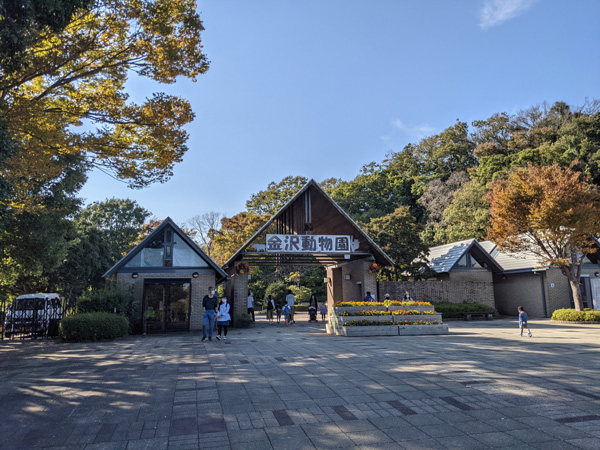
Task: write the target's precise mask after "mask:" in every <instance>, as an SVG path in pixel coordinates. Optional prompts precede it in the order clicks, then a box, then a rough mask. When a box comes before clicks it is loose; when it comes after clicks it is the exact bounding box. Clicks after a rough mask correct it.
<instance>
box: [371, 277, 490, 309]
mask: <svg viewBox="0 0 600 450" xmlns="http://www.w3.org/2000/svg"><path fill="white" fill-rule="evenodd" d="M407 291H408V293H409V294H410V296H411V297H412V298H413V299H414V300H418V301H432V302H451V303H462V302H464V301H466V302H474V303H483V304H484V305H488V306H491V307H492V308H494V307H495V302H494V287H493V282H492V273H491V272H488V271H473V272H470V271H469V272H451V273H450V276H449V277H448V279H447V280H441V281H438V280H427V281H381V282H379V298H380V299H381V298H383V297H384V295H385V294H386V293H388V294H390V296H391V298H392V299H394V300H398V299H401V298H402V297H404V294H405V292H407Z"/></svg>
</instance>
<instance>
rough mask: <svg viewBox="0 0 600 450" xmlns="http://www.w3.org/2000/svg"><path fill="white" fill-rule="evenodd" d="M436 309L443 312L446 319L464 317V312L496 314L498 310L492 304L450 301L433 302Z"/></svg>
mask: <svg viewBox="0 0 600 450" xmlns="http://www.w3.org/2000/svg"><path fill="white" fill-rule="evenodd" d="M431 304H432V305H433V306H434V307H435V311H436V312H438V313H442V317H443V318H444V319H462V318H463V313H469V312H482V313H492V314H495V313H496V310H495V309H494V308H492V307H490V306H487V305H483V304H481V303H467V302H463V303H450V302H437V303H435V302H431Z"/></svg>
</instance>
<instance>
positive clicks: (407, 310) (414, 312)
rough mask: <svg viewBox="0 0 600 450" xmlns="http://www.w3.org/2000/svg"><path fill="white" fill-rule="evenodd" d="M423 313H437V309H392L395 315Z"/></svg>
mask: <svg viewBox="0 0 600 450" xmlns="http://www.w3.org/2000/svg"><path fill="white" fill-rule="evenodd" d="M421 314H436V312H435V311H418V310H416V309H399V310H396V311H392V315H393V316H414V315H421Z"/></svg>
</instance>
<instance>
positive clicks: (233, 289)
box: [223, 180, 393, 325]
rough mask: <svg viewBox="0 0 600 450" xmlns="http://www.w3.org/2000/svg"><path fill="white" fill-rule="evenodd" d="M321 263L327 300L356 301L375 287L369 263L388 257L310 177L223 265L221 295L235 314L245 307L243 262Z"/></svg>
mask: <svg viewBox="0 0 600 450" xmlns="http://www.w3.org/2000/svg"><path fill="white" fill-rule="evenodd" d="M246 265H247V266H253V265H254V266H286V265H287V266H315V265H320V266H323V267H325V269H326V271H327V277H326V278H325V280H324V281H325V283H326V284H327V305H328V309H329V311H332V308H333V305H334V303H338V302H340V301H342V300H345V301H357V300H362V299H363V298H364V297H365V295H366V292H367V291H370V292H371V293H372V294H376V292H377V279H376V273H377V270H371V268H372V266H373V265H377V266H392V265H393V261H392V260H391V259H390V258H389V257H388V256H387V255H386V254H385V253H384V252H383V250H381V248H379V246H378V245H377V244H375V242H373V240H372V239H371V238H370V237H369V236H367V234H366V233H365V232H364V231H363V230H362V229H361V228H360V227H359V226H358V225H357V224H356V222H354V221H353V220H352V219H351V218H350V216H348V214H346V212H345V211H344V210H342V208H340V206H339V205H338V204H337V203H336V202H335V201H334V200H333V199H332V198H331V197H330V196H329V195H327V193H326V192H325V191H323V189H322V188H321V187H320V186H319V185H318V184H317V183H316V182H315V181H314V180H310V181H309V182H308V183H306V185H305V186H304V187H303V188H302V189H300V191H298V193H296V195H294V197H293V198H292V199H291V200H290V201H288V202H287V203H286V204H285V206H283V207H282V208H281V209H280V210H279V212H277V214H275V215H274V216H273V217H272V218H271V219H270V220H269V221H268V222H267V223H266V224H265V225H264V226H263V227H262V228H261V229H260V230H258V232H256V234H255V235H254V236H252V237H251V238H250V239H249V240H248V241H247V242H246V243H245V244H244V245H242V247H240V249H239V250H238V251H237V252H236V253H235V254H234V255H233V256H232V257H231V258H230V259H229V260H228V261H227V262H226V263H225V264H224V265H223V269H224V271H225V272H226V273H227V275H228V277H227V284H226V287H225V294H226V295H227V297H228V298H229V299H232V300H233V312H234V314H233V316H234V325H235V317H236V316H239V315H240V314H243V313H246V312H247V304H246V298H247V297H248V280H249V275H248V274H247V273H245V272H246V271H245V270H244V268H245V266H246Z"/></svg>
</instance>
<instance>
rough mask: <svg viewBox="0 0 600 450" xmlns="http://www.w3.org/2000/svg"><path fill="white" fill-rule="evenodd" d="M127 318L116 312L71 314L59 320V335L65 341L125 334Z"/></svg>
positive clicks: (91, 339)
mask: <svg viewBox="0 0 600 450" xmlns="http://www.w3.org/2000/svg"><path fill="white" fill-rule="evenodd" d="M128 330H129V319H127V317H125V316H121V315H118V314H111V313H106V312H93V313H85V314H73V315H72V316H66V317H65V318H63V319H62V320H61V321H60V331H59V332H60V336H61V337H62V338H63V339H64V340H66V341H101V340H105V339H116V338H118V337H122V336H127V332H128Z"/></svg>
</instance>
